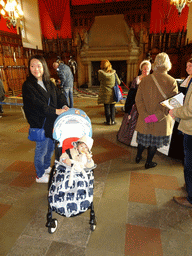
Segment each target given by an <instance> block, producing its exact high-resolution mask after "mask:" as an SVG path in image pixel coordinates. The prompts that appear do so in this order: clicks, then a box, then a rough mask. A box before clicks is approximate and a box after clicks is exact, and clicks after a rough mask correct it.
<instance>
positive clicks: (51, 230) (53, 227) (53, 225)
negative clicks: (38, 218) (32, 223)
mask: <svg viewBox="0 0 192 256" xmlns="http://www.w3.org/2000/svg"><path fill="white" fill-rule="evenodd" d="M57 223H58V221H57V219H52V221H51V225H50V227H48V232H49V233H50V234H53V233H54V232H55V231H56V229H57Z"/></svg>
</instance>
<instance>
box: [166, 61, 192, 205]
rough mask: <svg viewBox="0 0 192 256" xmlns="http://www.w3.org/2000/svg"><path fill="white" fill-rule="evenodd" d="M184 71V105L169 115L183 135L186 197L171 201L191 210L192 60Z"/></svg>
mask: <svg viewBox="0 0 192 256" xmlns="http://www.w3.org/2000/svg"><path fill="white" fill-rule="evenodd" d="M186 71H187V73H188V75H189V77H188V78H187V79H186V82H187V83H186V87H187V91H186V96H185V98H184V104H183V106H181V107H179V108H174V109H171V110H170V111H169V114H170V115H171V116H172V117H173V118H175V117H177V118H180V122H179V126H178V130H180V131H181V132H182V133H183V134H184V136H183V147H184V178H185V184H186V185H185V187H186V191H187V197H173V200H174V201H175V202H176V203H178V204H179V205H181V206H184V207H189V208H192V86H191V82H192V58H191V59H189V60H188V61H187V67H186Z"/></svg>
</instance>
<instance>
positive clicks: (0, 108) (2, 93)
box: [0, 79, 5, 114]
mask: <svg viewBox="0 0 192 256" xmlns="http://www.w3.org/2000/svg"><path fill="white" fill-rule="evenodd" d="M4 99H5V89H4V86H3V82H2V80H1V79H0V101H4ZM0 113H1V114H2V113H3V106H2V105H0Z"/></svg>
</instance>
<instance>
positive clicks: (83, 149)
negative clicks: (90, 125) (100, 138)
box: [60, 135, 94, 168]
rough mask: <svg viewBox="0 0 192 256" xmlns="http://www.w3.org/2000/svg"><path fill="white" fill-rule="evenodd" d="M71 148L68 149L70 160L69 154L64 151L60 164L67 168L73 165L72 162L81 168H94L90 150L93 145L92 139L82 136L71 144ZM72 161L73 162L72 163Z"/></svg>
mask: <svg viewBox="0 0 192 256" xmlns="http://www.w3.org/2000/svg"><path fill="white" fill-rule="evenodd" d="M72 145H73V146H74V147H73V148H71V149H69V153H70V155H71V159H70V156H69V154H68V153H67V152H66V151H65V152H64V153H63V154H62V155H61V157H60V162H63V163H65V164H67V165H69V166H72V165H73V164H74V161H75V162H77V164H78V165H80V166H81V168H84V167H85V168H92V167H94V161H93V159H92V154H91V148H92V145H93V139H92V138H91V137H89V136H87V135H84V136H83V137H82V138H80V139H79V140H77V141H76V142H75V141H74V142H72ZM73 160H74V161H73Z"/></svg>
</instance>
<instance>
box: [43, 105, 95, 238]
mask: <svg viewBox="0 0 192 256" xmlns="http://www.w3.org/2000/svg"><path fill="white" fill-rule="evenodd" d="M84 135H87V136H89V137H92V127H91V121H90V119H89V117H88V116H87V115H86V113H85V112H84V111H82V110H80V109H75V108H71V109H69V110H68V111H67V112H65V113H63V114H61V115H60V116H58V118H57V119H56V121H55V123H54V129H53V138H54V139H55V140H56V142H57V143H58V144H57V146H56V149H55V151H56V156H55V158H56V160H55V166H54V170H53V175H52V177H51V179H50V184H49V194H48V213H47V223H46V227H48V232H49V233H50V234H52V233H54V232H55V231H56V229H57V225H58V221H57V219H53V218H52V212H53V211H55V212H56V213H58V214H60V215H62V216H65V217H73V216H76V215H79V214H81V213H83V212H85V211H87V210H88V209H90V222H89V224H90V229H91V230H92V231H94V230H95V228H96V218H95V212H94V207H93V185H94V174H93V170H94V169H95V168H96V165H94V167H93V168H84V169H83V170H82V171H80V170H79V171H78V170H77V169H76V171H74V170H73V171H72V168H73V167H71V166H69V165H66V164H65V163H63V162H59V158H60V156H61V153H63V152H68V153H69V150H68V149H69V148H72V147H73V145H72V142H74V141H77V140H78V139H79V138H81V137H82V136H84ZM69 155H70V154H69ZM70 158H71V156H70Z"/></svg>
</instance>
